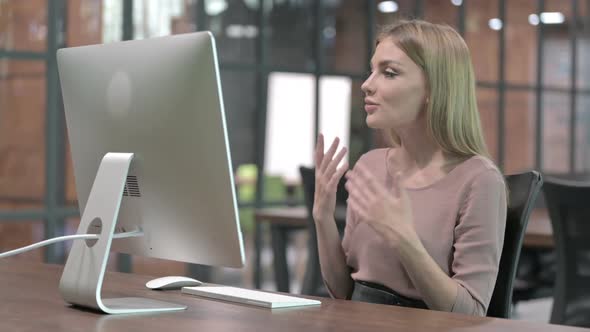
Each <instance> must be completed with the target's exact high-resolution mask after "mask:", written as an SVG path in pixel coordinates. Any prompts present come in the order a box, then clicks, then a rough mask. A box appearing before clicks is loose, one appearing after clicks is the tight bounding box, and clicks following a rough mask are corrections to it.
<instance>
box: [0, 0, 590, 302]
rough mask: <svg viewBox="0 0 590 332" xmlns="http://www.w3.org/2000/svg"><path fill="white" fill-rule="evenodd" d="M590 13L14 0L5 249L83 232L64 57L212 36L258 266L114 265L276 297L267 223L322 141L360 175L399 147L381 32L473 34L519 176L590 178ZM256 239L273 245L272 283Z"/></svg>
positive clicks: (301, 248) (490, 7)
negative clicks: (358, 165) (372, 118)
mask: <svg viewBox="0 0 590 332" xmlns="http://www.w3.org/2000/svg"><path fill="white" fill-rule="evenodd" d="M589 6H590V1H586V0H415V1H411V0H398V1H379V0H321V1H313V0H0V251H5V250H8V249H12V248H15V247H20V246H23V245H27V244H30V243H32V242H37V241H40V240H42V239H45V238H50V237H54V236H58V235H63V234H71V233H74V232H75V231H76V227H77V223H78V221H79V213H78V208H77V203H76V191H75V185H74V179H73V172H72V161H71V157H70V152H69V146H68V139H67V133H66V130H65V122H64V117H63V104H62V101H61V91H60V86H59V81H58V76H57V68H56V63H55V52H56V50H57V49H59V48H62V47H72V46H80V45H88V44H97V43H110V42H116V41H120V40H129V39H142V38H151V37H157V36H165V35H170V34H179V33H187V32H192V31H200V30H210V31H212V33H213V34H214V35H215V37H216V40H217V47H218V54H219V60H220V68H221V79H222V87H223V94H224V101H225V107H226V115H227V123H228V134H229V140H230V144H231V152H232V161H233V168H234V173H235V175H236V186H237V193H238V200H239V205H240V217H241V222H242V228H243V231H244V235H245V243H246V249H247V259H248V264H247V267H246V268H245V269H243V270H242V271H239V270H238V271H236V270H229V269H220V268H215V269H206V268H203V267H199V266H185V265H184V264H182V263H176V262H169V261H162V260H156V259H147V258H141V257H128V256H126V255H114V254H113V255H112V256H111V259H110V264H111V266H110V268H111V269H113V270H119V271H127V272H129V271H132V272H136V273H143V274H148V275H154V276H159V275H170V274H193V275H199V276H203V277H204V278H209V279H210V280H212V281H217V282H224V283H232V284H237V285H242V286H245V287H254V286H260V287H262V288H265V289H274V283H273V281H272V277H273V274H272V258H271V254H270V242H271V240H270V232H269V226H268V225H266V224H264V223H260V224H259V225H257V223H256V220H255V217H254V212H255V211H256V210H257V209H260V208H264V207H269V206H276V207H280V206H301V205H303V192H302V188H301V180H300V178H299V170H298V167H299V166H300V165H306V166H311V165H312V150H313V147H314V144H315V137H316V136H317V133H318V132H323V133H325V134H326V135H327V139H328V140H331V139H332V138H333V137H335V136H339V137H340V138H341V139H342V140H343V142H345V144H346V145H348V146H349V147H350V153H349V156H348V158H349V160H350V162H351V164H354V162H355V161H356V160H357V159H358V158H359V156H360V155H361V154H362V153H364V152H365V151H367V150H369V149H371V148H374V147H379V146H383V145H384V142H383V139H382V138H381V136H380V134H379V133H375V132H372V131H370V130H369V129H368V128H367V127H366V125H365V123H364V111H363V100H362V98H363V96H362V93H361V90H360V85H361V84H362V82H363V80H364V78H365V77H366V73H367V70H368V68H369V59H370V57H371V53H372V50H373V47H374V38H375V35H376V33H377V32H378V27H379V26H382V25H385V24H387V23H391V22H394V21H395V20H396V19H398V18H400V17H410V18H411V17H418V18H424V19H426V20H429V21H432V22H436V23H445V24H448V25H450V26H452V27H454V28H455V29H457V31H459V32H460V33H461V34H462V35H463V37H464V38H465V40H466V42H467V44H468V46H469V48H470V50H471V54H472V58H473V63H474V67H475V72H476V77H477V97H478V106H479V110H480V113H481V118H482V122H483V126H484V129H485V137H486V140H487V144H488V146H489V148H490V151H491V154H492V156H493V158H494V160H495V161H496V162H497V163H498V165H500V167H501V168H502V170H503V172H504V173H506V174H511V173H516V172H520V171H524V170H529V169H536V170H539V171H541V172H543V173H550V174H570V175H571V174H580V173H585V172H588V171H589V170H590V149H589V147H590V111H589V107H590V57H588V54H589V51H590V30H589V23H590V15H589V13H588V10H589ZM146 56H149V54H146ZM80 74H81V75H83V68H81V70H80ZM540 201H541V202H540V203H539V204H543V202H542V199H541V200H540ZM257 226H258V228H257ZM255 230H257V231H256V232H255ZM306 236H307V234H306V231H305V229H302V230H300V231H298V232H293V234H290V235H289V237H288V239H289V246H288V252H287V254H288V255H287V258H288V262H289V266H290V267H292V270H293V271H294V272H293V273H292V278H291V279H292V282H293V284H294V288H293V289H292V291H294V292H297V287H300V286H298V285H299V284H300V280H301V278H302V275H303V273H304V272H302V270H303V269H304V265H305V259H306V255H307V253H306V250H305V247H306V240H305V237H306ZM255 238H257V239H258V241H259V242H258V243H259V244H260V245H261V246H262V249H261V256H260V261H259V263H260V265H261V270H259V271H258V272H257V273H255V272H256V271H255V269H254V266H255V265H256V264H254V263H258V261H256V259H255V257H254V256H255V255H254V248H255ZM68 249H69V245H68V244H62V245H54V246H51V247H46V248H45V249H42V250H35V251H32V252H28V253H26V254H22V255H20V256H18V259H26V260H31V261H44V262H50V263H63V262H64V260H65V258H66V257H67V252H68ZM298 283H299V284H298ZM549 296H550V293H549Z"/></svg>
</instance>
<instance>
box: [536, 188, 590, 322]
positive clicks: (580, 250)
mask: <svg viewBox="0 0 590 332" xmlns="http://www.w3.org/2000/svg"><path fill="white" fill-rule="evenodd" d="M543 192H544V193H545V200H546V203H547V209H548V211H549V217H550V219H551V225H552V226H553V238H554V239H555V246H556V252H557V269H556V271H557V272H556V281H555V289H554V292H553V309H552V312H551V319H550V323H552V324H564V325H573V326H581V327H590V204H589V203H590V181H588V179H584V181H573V180H568V179H558V178H553V177H548V178H547V180H546V183H545V186H544V189H543Z"/></svg>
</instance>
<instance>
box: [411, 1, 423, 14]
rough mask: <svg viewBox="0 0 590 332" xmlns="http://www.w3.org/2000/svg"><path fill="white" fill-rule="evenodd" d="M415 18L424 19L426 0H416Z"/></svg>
mask: <svg viewBox="0 0 590 332" xmlns="http://www.w3.org/2000/svg"><path fill="white" fill-rule="evenodd" d="M413 12H414V17H415V18H422V17H423V16H424V0H414V9H413Z"/></svg>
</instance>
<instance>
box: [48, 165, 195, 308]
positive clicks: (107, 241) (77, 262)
mask: <svg viewBox="0 0 590 332" xmlns="http://www.w3.org/2000/svg"><path fill="white" fill-rule="evenodd" d="M132 160H133V153H107V154H106V155H105V156H104V158H103V159H102V161H101V163H100V166H99V168H98V172H97V174H96V178H95V179H94V184H93V185H92V189H91V191H90V195H89V196H88V201H87V204H86V207H85V209H84V212H83V214H82V219H81V221H80V225H79V226H78V232H77V234H89V233H95V234H100V237H99V239H98V240H86V241H75V242H74V244H73V246H72V249H71V251H70V254H69V256H68V260H67V261H66V265H65V267H64V270H63V274H62V276H61V280H60V283H59V290H60V292H61V295H62V297H63V298H64V300H65V301H66V302H68V303H71V304H74V305H78V306H82V307H87V308H91V309H97V310H100V311H102V312H104V313H107V314H128V313H146V312H160V311H177V310H185V309H186V308H187V307H186V306H185V305H180V304H175V303H169V302H164V301H158V300H152V299H147V298H139V297H124V298H105V299H103V298H102V296H101V289H102V282H103V278H104V273H105V269H106V266H107V261H108V257H109V252H110V249H111V241H112V239H113V234H114V232H115V225H116V223H117V217H118V215H119V207H120V205H121V199H122V196H123V189H124V187H125V182H126V179H127V174H128V172H129V166H130V165H131V161H132Z"/></svg>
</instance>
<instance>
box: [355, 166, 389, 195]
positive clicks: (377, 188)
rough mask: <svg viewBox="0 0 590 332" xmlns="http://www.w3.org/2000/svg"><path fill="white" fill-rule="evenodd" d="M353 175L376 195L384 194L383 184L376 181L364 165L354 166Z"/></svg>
mask: <svg viewBox="0 0 590 332" xmlns="http://www.w3.org/2000/svg"><path fill="white" fill-rule="evenodd" d="M355 175H356V176H358V177H359V180H360V181H361V182H363V183H365V186H367V187H368V188H369V189H370V190H371V191H372V192H374V193H375V194H378V195H384V194H386V190H385V189H384V188H383V185H382V184H380V183H378V182H377V180H376V179H375V177H374V176H373V174H371V172H369V170H368V169H367V167H366V166H365V165H362V164H360V165H358V167H355Z"/></svg>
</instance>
